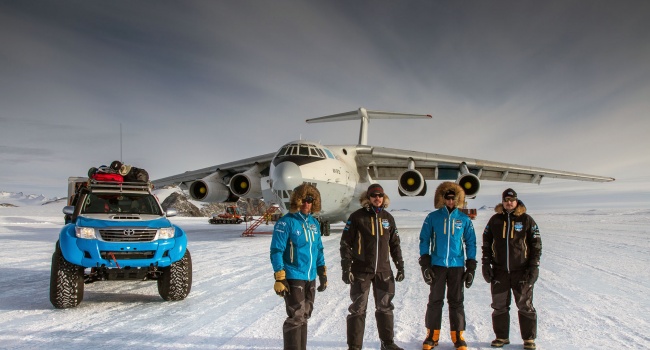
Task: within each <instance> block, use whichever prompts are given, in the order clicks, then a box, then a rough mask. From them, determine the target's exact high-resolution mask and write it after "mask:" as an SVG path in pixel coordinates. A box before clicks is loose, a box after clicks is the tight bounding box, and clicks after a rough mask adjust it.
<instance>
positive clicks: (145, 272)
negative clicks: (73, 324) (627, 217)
mask: <svg viewBox="0 0 650 350" xmlns="http://www.w3.org/2000/svg"><path fill="white" fill-rule="evenodd" d="M68 182H69V188H74V191H71V192H72V194H70V193H69V195H70V196H69V202H68V204H69V205H68V206H66V207H64V208H63V213H64V214H65V220H66V225H65V226H64V227H63V228H62V229H61V232H60V234H59V240H58V241H57V242H56V247H55V250H54V254H53V255H52V271H51V275H50V301H51V302H52V305H54V307H56V308H59V309H64V308H71V307H76V306H77V305H79V303H80V302H81V301H82V299H83V292H84V284H87V283H93V282H96V281H107V280H155V281H157V283H158V292H159V294H160V296H161V297H162V298H163V299H164V300H182V299H185V297H187V295H188V294H189V293H190V289H191V288H192V258H191V257H190V252H189V250H188V249H187V236H186V235H185V231H183V230H182V229H181V228H180V227H178V226H176V225H174V224H172V223H171V222H170V221H169V220H168V219H167V217H170V216H174V215H176V211H175V210H173V209H170V210H167V211H166V212H165V211H163V209H162V208H161V206H160V203H159V202H158V200H157V198H156V197H155V196H154V195H153V194H152V193H151V184H150V183H148V182H130V183H127V182H97V181H95V180H88V179H87V178H70V179H69V181H68Z"/></svg>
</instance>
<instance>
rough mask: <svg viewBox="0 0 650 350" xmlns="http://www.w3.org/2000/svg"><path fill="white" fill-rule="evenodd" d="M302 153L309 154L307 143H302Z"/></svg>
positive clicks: (303, 154)
mask: <svg viewBox="0 0 650 350" xmlns="http://www.w3.org/2000/svg"><path fill="white" fill-rule="evenodd" d="M300 155H302V156H308V155H309V147H307V145H300Z"/></svg>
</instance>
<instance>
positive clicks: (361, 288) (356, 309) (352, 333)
mask: <svg viewBox="0 0 650 350" xmlns="http://www.w3.org/2000/svg"><path fill="white" fill-rule="evenodd" d="M371 286H372V293H373V296H374V298H375V319H376V320H377V330H378V333H379V339H381V340H382V341H384V342H392V341H393V337H394V333H393V324H394V317H393V309H395V306H394V305H393V297H394V296H395V278H394V277H393V273H392V272H378V273H376V274H372V273H370V274H367V273H359V274H354V282H353V283H352V284H351V286H350V299H352V304H351V305H350V307H349V308H348V311H349V312H350V314H349V315H348V318H347V334H348V346H358V347H362V346H363V333H364V331H365V328H366V309H367V308H368V295H369V294H370V287H371Z"/></svg>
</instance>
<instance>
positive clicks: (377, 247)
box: [370, 212, 379, 273]
mask: <svg viewBox="0 0 650 350" xmlns="http://www.w3.org/2000/svg"><path fill="white" fill-rule="evenodd" d="M370 219H371V221H372V218H370ZM374 221H375V222H374V223H373V231H375V232H377V236H376V237H375V243H376V253H375V273H377V265H379V217H378V215H377V212H375V220H374ZM375 228H376V229H375ZM373 235H374V232H373Z"/></svg>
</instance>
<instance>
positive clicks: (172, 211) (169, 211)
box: [165, 209, 178, 218]
mask: <svg viewBox="0 0 650 350" xmlns="http://www.w3.org/2000/svg"><path fill="white" fill-rule="evenodd" d="M165 215H167V217H168V218H169V217H172V216H176V215H178V211H177V210H176V209H167V210H166V211H165Z"/></svg>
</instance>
